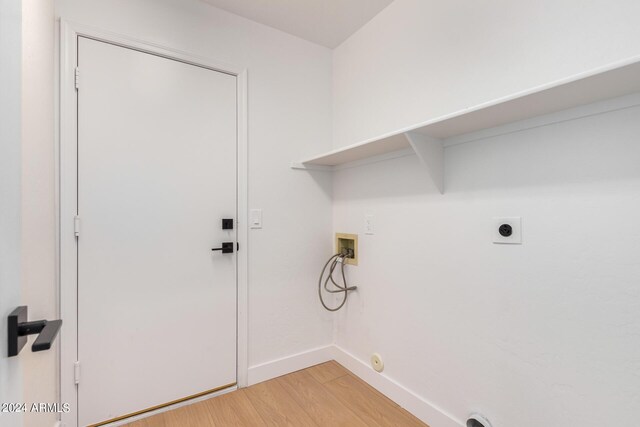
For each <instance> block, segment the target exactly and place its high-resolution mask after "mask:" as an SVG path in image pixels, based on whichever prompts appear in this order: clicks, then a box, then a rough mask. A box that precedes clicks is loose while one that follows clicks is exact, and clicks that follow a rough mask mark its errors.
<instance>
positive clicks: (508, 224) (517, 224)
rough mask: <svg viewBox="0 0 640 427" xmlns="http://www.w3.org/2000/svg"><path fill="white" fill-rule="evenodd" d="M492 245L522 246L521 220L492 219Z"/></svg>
mask: <svg viewBox="0 0 640 427" xmlns="http://www.w3.org/2000/svg"><path fill="white" fill-rule="evenodd" d="M492 226H493V231H492V236H493V243H501V244H507V245H509V244H511V245H521V244H522V218H521V217H519V216H518V217H503V218H499V217H496V218H493V222H492Z"/></svg>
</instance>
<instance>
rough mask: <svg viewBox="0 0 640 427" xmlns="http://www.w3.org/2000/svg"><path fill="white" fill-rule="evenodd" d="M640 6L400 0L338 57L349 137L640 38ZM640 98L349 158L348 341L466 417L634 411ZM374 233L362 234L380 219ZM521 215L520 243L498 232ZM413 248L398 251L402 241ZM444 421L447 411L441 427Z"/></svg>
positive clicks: (624, 418) (560, 73) (344, 182)
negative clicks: (550, 120) (370, 219)
mask: <svg viewBox="0 0 640 427" xmlns="http://www.w3.org/2000/svg"><path fill="white" fill-rule="evenodd" d="M639 13H640V5H639V4H638V3H637V2H634V1H623V0H621V1H616V2H604V1H593V2H579V1H569V0H564V1H560V2H558V1H546V0H544V1H537V2H533V1H531V2H512V1H487V2H463V1H450V2H437V1H422V0H396V1H395V2H394V3H392V4H391V5H390V6H389V7H388V8H387V9H385V10H384V11H383V12H382V13H381V14H379V15H378V16H377V17H376V18H374V20H373V21H372V22H370V23H369V24H368V25H367V26H365V27H364V28H363V29H361V30H360V31H359V32H358V33H356V34H355V35H354V36H352V37H351V38H350V39H349V40H347V41H346V42H345V43H344V44H343V45H341V46H339V47H338V48H337V49H336V50H335V52H334V145H335V146H343V145H346V144H350V143H355V142H358V141H361V140H364V139H367V138H371V137H375V136H376V135H379V134H383V133H387V132H391V131H394V130H396V129H399V128H402V127H406V126H409V125H411V124H414V123H417V122H421V121H425V120H427V119H429V118H431V117H434V116H438V115H441V114H445V113H449V112H452V111H455V110H459V109H461V108H463V107H465V106H471V105H475V104H478V103H480V102H483V101H488V100H491V99H493V98H496V97H499V96H503V95H507V94H509V93H512V92H515V91H519V90H523V89H526V88H529V87H532V86H535V85H538V84H541V83H545V82H549V81H551V80H555V79H558V78H562V77H566V76H568V75H571V74H574V73H578V72H581V71H585V70H588V69H591V68H594V67H597V66H601V65H604V64H607V63H609V62H612V61H615V60H619V59H623V58H626V57H630V56H634V55H637V54H639V53H640V28H639V27H638V26H637V25H636V23H635V21H636V19H635V17H637V16H638V14H639ZM639 119H640V107H635V108H633V109H627V110H623V111H618V112H612V113H608V114H603V115H599V116H595V117H591V118H584V119H580V120H575V121H571V122H567V123H560V124H555V125H550V126H546V127H543V128H539V129H533V130H529V131H524V132H519V133H515V134H511V135H504V136H499V137H494V138H490V139H486V140H481V141H475V142H471V143H467V144H462V145H456V146H451V147H448V148H447V149H446V150H445V158H446V159H445V170H446V173H445V189H446V190H445V191H446V192H445V194H444V195H440V194H438V193H437V191H436V190H435V188H434V187H433V185H432V184H431V183H430V182H429V180H428V179H427V178H426V175H425V171H424V170H423V168H422V166H421V165H420V163H419V160H418V159H417V157H415V156H413V155H410V156H407V157H403V158H399V159H395V160H390V161H385V162H380V163H375V164H370V165H367V166H361V167H357V168H350V169H344V170H341V171H338V172H336V173H335V179H334V197H335V207H334V231H338V232H355V233H358V234H360V242H359V244H360V246H359V250H360V255H359V257H360V265H359V266H358V267H355V268H351V269H350V278H351V281H352V282H353V283H354V284H356V285H358V286H359V288H358V292H357V293H354V294H353V296H352V297H350V298H351V299H350V301H349V303H348V307H347V309H346V310H344V311H343V312H340V313H339V314H338V318H339V321H338V328H337V331H338V333H337V339H336V343H337V345H338V346H339V347H341V348H342V349H344V350H346V351H347V352H349V353H351V354H353V355H355V356H356V357H357V358H358V359H361V360H362V361H364V362H368V360H369V357H370V355H371V353H372V352H374V351H377V352H379V353H381V354H382V356H383V357H384V359H385V375H387V376H388V377H389V378H391V379H392V380H394V381H396V382H397V383H399V384H400V385H402V386H404V387H406V388H408V389H409V390H411V391H412V392H414V393H415V394H416V395H418V396H419V397H421V398H422V399H424V400H426V401H428V402H430V403H431V404H432V405H433V406H434V407H438V408H440V409H442V410H443V411H445V412H447V413H449V414H451V415H452V416H453V418H454V419H455V420H456V421H458V422H460V423H461V422H463V421H464V419H465V417H466V415H467V414H468V413H469V412H470V411H472V410H479V411H481V412H484V413H486V415H488V416H489V417H490V419H491V420H492V422H493V425H494V427H512V426H518V427H533V426H541V425H542V426H554V427H555V426H578V425H580V426H594V427H595V426H602V425H633V424H635V423H636V415H635V411H634V410H635V408H638V407H639V406H640V400H639V399H638V396H640V382H639V381H638V378H637V372H638V369H640V365H639V364H638V363H639V362H638V361H639V360H640V346H638V342H637V337H638V335H639V333H640V317H639V316H638V313H640V310H639V309H640V303H639V299H638V296H640V295H639V294H638V286H637V283H638V281H639V280H640V263H639V262H638V260H637V254H638V253H639V252H640V225H639V224H637V221H636V220H635V219H636V218H637V217H638V216H639V214H640V196H639V194H640V191H639V190H640V169H639V168H638V164H640V149H639V148H638V144H637V141H638V135H640V126H639V125H638V122H639ZM369 213H371V214H374V215H375V228H376V234H375V235H373V236H368V235H364V217H365V214H369ZM494 216H522V217H523V236H524V237H523V238H524V244H523V245H522V246H498V245H494V244H492V243H491V237H490V229H489V227H490V225H491V218H492V217H494ZM399 253H402V255H398V254H399ZM434 427H438V425H434Z"/></svg>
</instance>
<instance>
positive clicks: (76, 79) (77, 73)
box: [74, 67, 80, 89]
mask: <svg viewBox="0 0 640 427" xmlns="http://www.w3.org/2000/svg"><path fill="white" fill-rule="evenodd" d="M74 82H75V83H74V84H75V86H76V89H79V88H80V68H78V67H76V69H75V80H74Z"/></svg>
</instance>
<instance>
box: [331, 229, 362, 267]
mask: <svg viewBox="0 0 640 427" xmlns="http://www.w3.org/2000/svg"><path fill="white" fill-rule="evenodd" d="M343 248H346V249H351V250H353V258H346V259H345V262H346V263H347V264H350V265H358V235H357V234H347V233H336V252H335V253H337V254H339V253H341V252H342V249H343Z"/></svg>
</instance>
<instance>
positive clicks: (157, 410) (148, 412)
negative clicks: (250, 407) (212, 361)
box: [87, 382, 238, 427]
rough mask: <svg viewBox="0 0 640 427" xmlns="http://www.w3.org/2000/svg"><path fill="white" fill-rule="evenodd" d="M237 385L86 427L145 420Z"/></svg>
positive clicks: (229, 385)
mask: <svg viewBox="0 0 640 427" xmlns="http://www.w3.org/2000/svg"><path fill="white" fill-rule="evenodd" d="M237 389H238V387H237V383H235V382H233V383H230V384H227V385H223V386H220V387H216V388H212V389H211V390H205V391H202V392H200V393H196V394H192V395H190V396H186V397H182V398H180V399H176V400H172V401H171V402H167V403H163V404H160V405H156V406H152V407H150V408H147V409H142V410H140V411H136V412H132V413H130V414H126V415H121V416H119V417H115V418H111V419H110V420H106V421H101V422H99V423H97V424H90V425H89V426H87V427H117V426H121V425H124V424H128V423H132V422H134V421H137V420H139V419H142V418H146V417H148V416H151V415H155V414H159V413H162V412H166V411H170V410H172V409H177V408H179V407H181V406H185V405H190V404H192V403H195V402H198V401H201V400H206V399H210V398H212V397H216V396H218V395H221V394H225V393H229V392H232V391H235V390H237Z"/></svg>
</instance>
